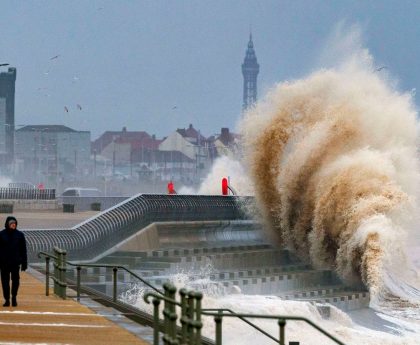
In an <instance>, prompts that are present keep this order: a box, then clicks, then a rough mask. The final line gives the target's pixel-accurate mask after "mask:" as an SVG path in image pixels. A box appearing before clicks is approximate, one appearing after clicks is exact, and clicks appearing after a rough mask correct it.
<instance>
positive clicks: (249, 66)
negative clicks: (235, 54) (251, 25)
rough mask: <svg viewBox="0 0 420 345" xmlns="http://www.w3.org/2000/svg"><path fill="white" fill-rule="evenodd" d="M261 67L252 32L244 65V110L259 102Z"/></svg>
mask: <svg viewBox="0 0 420 345" xmlns="http://www.w3.org/2000/svg"><path fill="white" fill-rule="evenodd" d="M259 71H260V65H259V64H258V62H257V56H256V55H255V50H254V42H253V41H252V31H251V30H250V32H249V41H248V48H247V50H246V52H245V59H244V63H243V64H242V75H243V77H244V90H243V105H242V109H243V110H246V109H248V108H249V107H250V106H251V105H252V104H254V103H255V102H256V101H257V76H258V72H259Z"/></svg>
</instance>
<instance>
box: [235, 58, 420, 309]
mask: <svg viewBox="0 0 420 345" xmlns="http://www.w3.org/2000/svg"><path fill="white" fill-rule="evenodd" d="M371 70H372V69H371V68H362V67H360V66H356V65H354V64H351V65H347V66H345V67H342V68H340V69H335V70H322V71H319V72H316V73H314V74H312V75H311V76H309V77H308V78H306V79H304V80H298V81H295V82H292V83H289V82H286V83H282V84H280V85H278V86H277V87H275V88H274V89H273V90H272V91H271V92H270V93H269V94H268V96H267V97H266V98H265V99H264V100H263V101H262V102H260V103H259V104H258V105H257V106H256V107H255V108H253V109H251V110H250V111H249V112H248V113H247V114H246V116H245V119H244V120H243V123H242V125H241V130H242V135H243V137H244V150H245V157H246V159H247V165H248V166H249V170H250V174H251V177H252V179H253V181H254V187H255V195H256V198H257V202H258V205H259V208H260V210H261V213H262V215H263V221H264V223H265V224H266V228H267V229H269V235H270V236H271V238H273V239H275V240H276V241H278V242H279V243H280V245H283V246H284V245H285V246H287V247H288V248H290V249H291V250H294V251H296V252H297V253H298V254H299V255H301V256H302V257H307V258H308V259H310V260H311V261H312V262H313V263H314V264H315V265H316V266H317V267H319V268H333V269H336V270H337V272H338V273H339V274H340V276H341V277H342V278H343V279H344V280H345V281H346V282H347V283H349V284H359V283H360V282H363V283H364V284H366V285H367V286H368V287H369V289H370V292H371V296H372V303H373V304H378V303H379V302H381V301H384V300H386V299H387V298H388V297H389V296H390V295H392V296H394V295H397V296H399V297H402V298H404V299H407V300H409V301H410V303H414V304H416V305H417V306H418V305H419V296H420V294H419V293H418V290H416V289H415V288H414V290H412V293H411V294H404V295H403V294H402V293H401V292H402V291H401V290H399V291H397V290H398V289H395V286H393V284H387V283H388V282H389V279H388V278H389V277H392V276H394V275H395V274H397V272H398V275H399V276H400V277H401V274H402V273H401V272H402V271H404V274H406V276H405V277H404V279H405V280H406V281H410V284H418V278H416V277H415V275H414V274H411V273H412V271H410V270H409V269H408V268H407V267H408V266H407V265H408V264H407V260H406V257H405V254H404V238H405V236H406V232H407V230H408V229H410V221H411V220H412V218H413V217H411V214H412V212H413V210H414V209H415V197H416V195H417V190H418V186H419V184H418V182H419V174H418V171H419V170H418V159H417V144H418V143H417V128H418V123H417V121H416V112H415V110H414V107H413V104H412V100H411V96H410V94H399V93H397V92H396V91H394V90H392V89H391V88H390V87H389V86H388V85H387V84H386V82H385V81H383V80H381V79H380V78H379V76H378V75H377V74H375V73H374V72H371ZM402 268H407V269H402ZM410 272H411V273H410ZM394 279H395V278H394ZM418 286H419V285H418ZM405 292H407V291H405Z"/></svg>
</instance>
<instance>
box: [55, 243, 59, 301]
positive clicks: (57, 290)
mask: <svg viewBox="0 0 420 345" xmlns="http://www.w3.org/2000/svg"><path fill="white" fill-rule="evenodd" d="M54 254H55V257H56V259H54V295H58V296H59V285H58V280H59V279H60V276H59V267H60V266H59V265H60V256H59V255H60V254H59V253H58V250H57V249H56V248H54Z"/></svg>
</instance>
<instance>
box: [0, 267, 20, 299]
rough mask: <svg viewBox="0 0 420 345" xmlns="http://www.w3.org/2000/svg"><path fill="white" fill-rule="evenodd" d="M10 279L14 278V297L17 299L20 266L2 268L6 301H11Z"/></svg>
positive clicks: (2, 283)
mask: <svg viewBox="0 0 420 345" xmlns="http://www.w3.org/2000/svg"><path fill="white" fill-rule="evenodd" d="M10 278H12V297H16V296H17V292H18V289H19V280H20V277H19V265H13V266H2V267H1V286H2V288H3V297H4V299H5V300H9V299H10Z"/></svg>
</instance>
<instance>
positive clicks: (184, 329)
mask: <svg viewBox="0 0 420 345" xmlns="http://www.w3.org/2000/svg"><path fill="white" fill-rule="evenodd" d="M179 295H180V296H181V344H186V343H187V340H188V315H187V313H188V311H187V310H188V305H187V303H188V302H187V290H186V289H181V290H179Z"/></svg>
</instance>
